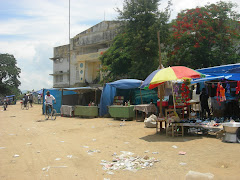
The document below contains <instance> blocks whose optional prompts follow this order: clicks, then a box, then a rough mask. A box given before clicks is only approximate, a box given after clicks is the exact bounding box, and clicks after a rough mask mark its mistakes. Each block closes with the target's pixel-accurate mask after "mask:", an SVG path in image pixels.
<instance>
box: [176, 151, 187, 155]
mask: <svg viewBox="0 0 240 180" xmlns="http://www.w3.org/2000/svg"><path fill="white" fill-rule="evenodd" d="M178 154H179V155H185V154H186V152H184V151H179V152H178Z"/></svg>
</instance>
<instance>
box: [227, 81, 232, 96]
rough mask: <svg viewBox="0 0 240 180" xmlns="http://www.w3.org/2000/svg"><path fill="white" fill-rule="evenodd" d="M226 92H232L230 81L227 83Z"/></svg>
mask: <svg viewBox="0 0 240 180" xmlns="http://www.w3.org/2000/svg"><path fill="white" fill-rule="evenodd" d="M226 93H227V94H230V93H231V88H230V84H229V83H227V84H226Z"/></svg>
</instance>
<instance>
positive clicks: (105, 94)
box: [99, 79, 142, 116]
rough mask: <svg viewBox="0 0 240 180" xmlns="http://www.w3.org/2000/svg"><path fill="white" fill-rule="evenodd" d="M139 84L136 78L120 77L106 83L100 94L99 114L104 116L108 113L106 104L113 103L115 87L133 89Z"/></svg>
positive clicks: (139, 81)
mask: <svg viewBox="0 0 240 180" xmlns="http://www.w3.org/2000/svg"><path fill="white" fill-rule="evenodd" d="M141 84H142V81H141V80H137V79H121V80H118V81H114V82H111V83H106V84H105V86H104V88H103V91H102V95H101V100H100V110H99V115H100V116H104V115H105V114H107V113H108V108H107V106H110V105H112V104H113V100H114V96H115V95H116V89H135V88H139V87H140V85H141Z"/></svg>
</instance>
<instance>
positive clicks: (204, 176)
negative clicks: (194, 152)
mask: <svg viewBox="0 0 240 180" xmlns="http://www.w3.org/2000/svg"><path fill="white" fill-rule="evenodd" d="M213 178H214V175H213V174H211V173H200V172H195V171H188V173H187V174H186V176H185V180H197V179H201V180H211V179H213Z"/></svg>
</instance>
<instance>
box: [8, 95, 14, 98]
mask: <svg viewBox="0 0 240 180" xmlns="http://www.w3.org/2000/svg"><path fill="white" fill-rule="evenodd" d="M14 96H15V95H10V96H6V97H8V98H9V97H14Z"/></svg>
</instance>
